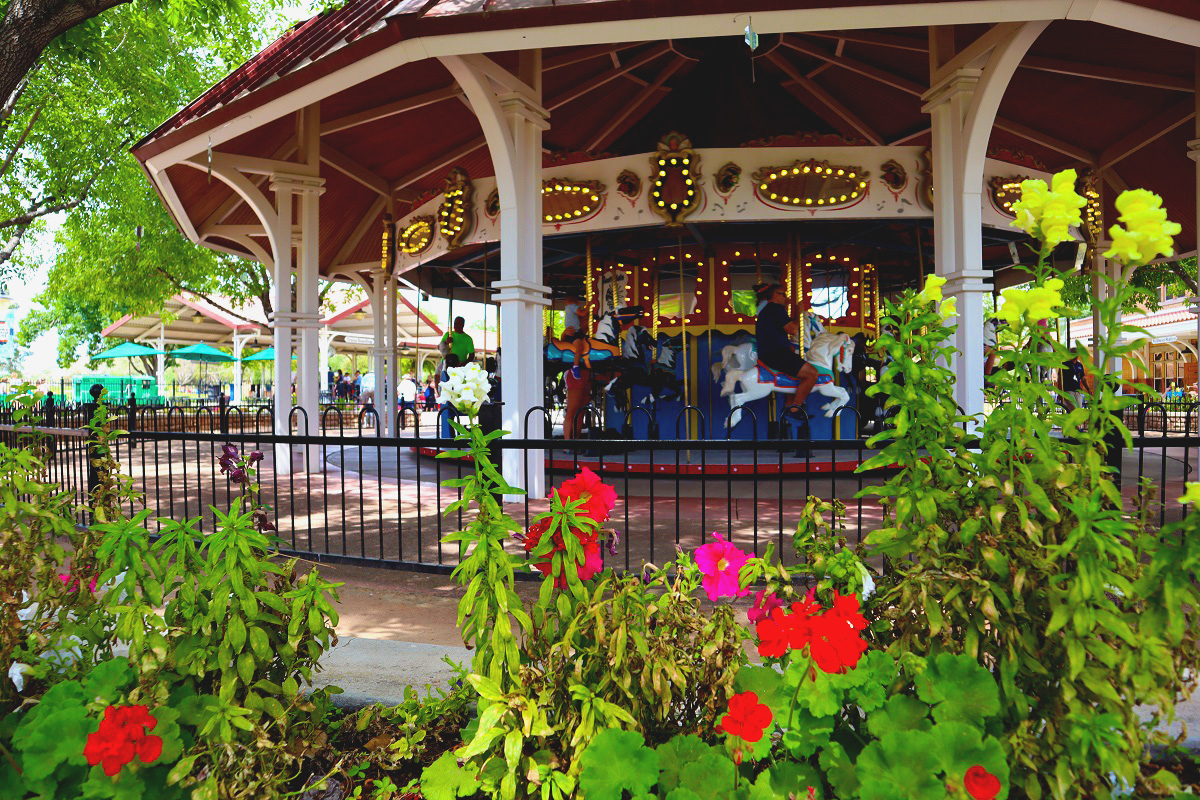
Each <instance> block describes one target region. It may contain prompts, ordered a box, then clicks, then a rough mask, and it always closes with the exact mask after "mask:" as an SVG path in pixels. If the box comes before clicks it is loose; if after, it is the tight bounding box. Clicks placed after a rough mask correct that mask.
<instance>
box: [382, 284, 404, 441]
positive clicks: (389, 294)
mask: <svg viewBox="0 0 1200 800" xmlns="http://www.w3.org/2000/svg"><path fill="white" fill-rule="evenodd" d="M383 291H384V303H383V308H384V314H385V319H384V323H385V324H384V335H385V336H386V337H387V338H386V340H385V341H384V347H385V348H386V349H387V362H386V366H385V370H386V373H387V380H386V381H384V384H383V395H382V397H383V400H382V401H381V402H382V404H383V407H384V408H385V409H387V417H388V427H387V430H388V432H389V434H390V435H392V436H395V435H396V434H397V433H398V432H399V430H398V428H397V426H396V384H397V382H398V381H399V380H400V378H399V375H398V374H397V373H398V371H399V366H400V354H399V352H397V340H396V314H397V309H396V306H397V300H396V298H397V294H396V291H397V285H396V279H395V278H394V277H392V278H388V279H387V281H386V282H385V283H384V284H383ZM377 385H378V384H377Z"/></svg>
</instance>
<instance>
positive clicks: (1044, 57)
mask: <svg viewBox="0 0 1200 800" xmlns="http://www.w3.org/2000/svg"><path fill="white" fill-rule="evenodd" d="M1076 5H1078V4H1073V3H1070V2H1065V0H1062V1H1058V0H1039V1H1038V2H1031V3H1029V4H1024V5H1021V6H1020V8H1019V9H1017V7H1016V5H1015V4H1012V3H997V2H992V1H991V0H976V1H971V0H966V1H964V0H958V1H957V2H956V1H955V0H935V2H933V3H930V2H922V3H911V2H907V1H906V0H870V2H868V1H867V0H839V2H838V3H836V4H830V3H829V2H828V0H824V2H822V1H821V0H784V1H779V0H757V2H746V0H737V1H736V2H722V1H719V0H688V2H686V3H685V2H683V0H641V1H640V2H637V3H630V2H618V0H351V2H349V3H348V4H347V5H346V6H344V7H343V8H341V9H339V10H337V11H333V12H329V13H326V14H322V15H318V16H316V17H314V18H312V19H310V20H308V21H306V22H303V23H301V24H299V25H297V26H295V27H294V28H293V29H292V30H291V31H289V32H288V33H287V34H286V35H285V36H283V37H282V38H280V39H279V40H278V41H276V42H275V43H273V44H271V45H270V46H269V47H267V48H266V49H265V50H263V51H262V52H261V53H260V54H258V55H257V56H255V57H254V58H253V59H251V61H249V62H248V63H247V64H245V65H243V66H242V67H240V68H239V69H237V70H235V71H234V72H233V73H231V74H230V75H229V76H227V77H226V78H225V79H224V80H222V81H221V82H220V83H218V84H217V85H216V86H214V87H213V88H212V89H210V90H209V91H207V92H206V93H205V94H204V95H202V96H201V97H199V98H197V99H196V100H195V101H193V102H192V103H191V104H189V105H188V106H187V107H186V108H184V109H183V110H181V111H180V112H179V113H178V114H176V115H175V116H174V117H172V118H171V119H170V120H168V121H167V122H165V123H164V124H163V125H162V126H160V127H159V128H158V129H157V130H155V131H154V132H153V133H151V134H150V135H149V136H147V137H146V138H145V139H144V140H143V141H142V142H140V143H139V144H138V145H137V146H136V147H135V149H134V153H135V154H136V156H137V157H138V158H139V159H140V160H142V161H143V163H146V164H147V167H148V171H149V172H150V174H151V175H152V176H154V177H155V179H156V184H157V186H158V188H159V189H160V191H162V192H163V194H164V197H169V198H173V199H172V200H171V201H169V202H168V205H169V206H170V207H171V209H172V213H174V214H175V216H176V219H177V221H179V222H180V224H181V227H182V228H183V229H184V230H191V231H194V232H195V233H196V236H197V238H200V239H202V240H204V241H205V243H206V244H208V245H209V246H213V247H218V248H220V249H224V250H227V251H231V252H240V253H245V254H247V255H249V254H250V253H251V250H252V249H253V248H247V246H246V245H245V241H244V239H243V241H242V242H240V243H239V242H238V241H237V240H236V238H234V239H225V238H222V236H221V234H220V233H219V232H218V233H208V232H209V231H215V230H218V229H217V228H215V227H214V226H222V229H224V230H239V231H246V230H248V229H249V228H251V227H253V226H254V225H256V224H258V220H257V218H256V217H255V215H254V213H253V212H252V211H251V210H250V209H249V208H248V207H247V206H246V205H245V204H244V203H243V202H241V200H240V198H239V197H238V195H236V194H235V193H234V192H233V190H231V189H230V188H229V187H228V186H226V185H225V184H224V183H222V182H221V181H210V180H208V179H206V176H205V173H204V171H203V170H202V169H198V168H197V167H196V165H195V164H194V163H193V164H192V165H187V164H185V163H183V162H184V161H185V160H186V159H188V158H192V157H195V156H197V155H201V154H202V153H203V151H204V149H205V146H206V145H205V143H206V142H207V141H209V140H210V139H211V140H212V141H213V142H214V143H216V144H215V146H216V147H217V148H218V149H219V150H220V151H222V152H227V153H233V154H238V155H243V156H251V157H259V158H270V159H284V160H286V159H290V158H293V157H294V156H295V154H296V152H297V142H296V127H295V115H294V113H293V112H295V111H296V110H297V109H299V108H301V107H303V106H304V105H307V104H311V103H312V102H314V101H316V100H318V99H319V100H320V101H321V137H320V149H321V153H320V156H321V165H320V177H322V178H324V179H325V194H324V195H323V197H322V200H321V204H320V206H321V212H320V213H321V221H320V227H321V242H320V265H321V271H322V273H323V274H324V275H326V276H338V275H342V276H345V275H347V274H349V273H350V272H354V271H355V270H356V268H359V267H361V268H362V269H364V270H366V269H368V268H369V267H370V266H371V265H372V264H375V263H378V254H379V242H378V238H377V235H376V233H377V232H378V231H379V230H380V225H381V220H382V219H383V217H384V215H385V214H387V213H391V214H393V215H394V216H395V217H396V218H400V217H402V216H403V215H405V214H406V213H408V212H409V211H410V210H412V209H413V208H415V207H417V206H418V205H420V204H421V203H422V202H424V201H425V200H427V199H428V198H430V197H431V196H434V195H436V194H437V193H438V192H440V191H441V188H442V185H443V179H444V177H445V174H446V172H447V170H448V169H449V168H450V167H453V166H460V167H463V168H464V169H465V170H466V171H467V172H468V173H469V174H470V176H471V177H472V178H473V179H475V178H479V177H485V176H489V175H492V174H493V168H492V165H491V161H490V158H489V155H488V150H487V146H486V143H485V141H484V137H483V134H482V132H481V129H480V127H479V124H478V122H477V121H476V119H475V117H474V115H473V113H472V112H471V110H470V108H469V107H468V106H467V104H466V102H465V98H464V96H463V94H462V93H461V91H460V90H459V88H458V87H457V86H456V85H455V82H454V80H453V79H452V77H451V76H450V74H449V73H448V71H447V70H446V69H445V67H443V66H442V64H441V62H440V61H439V60H438V59H437V58H436V56H437V55H442V54H453V53H465V52H480V51H489V52H488V56H489V57H490V58H492V59H493V60H494V61H495V62H496V63H498V64H499V65H500V66H502V67H505V68H508V69H511V70H513V71H516V69H517V60H518V51H517V50H516V49H513V48H514V47H516V46H518V45H523V46H525V47H530V46H539V45H541V44H542V43H543V42H545V43H547V44H546V45H545V46H544V49H543V62H542V63H543V104H544V105H545V107H546V108H547V109H549V110H550V112H551V116H550V122H551V127H550V128H549V129H548V130H547V131H546V132H545V134H544V148H545V152H544V159H543V160H544V164H545V165H546V166H553V165H566V164H571V163H576V162H581V161H591V160H594V159H597V158H602V157H607V156H609V155H630V154H636V153H643V152H649V151H651V150H653V148H654V145H655V143H656V142H657V141H658V140H659V138H660V137H661V136H662V134H664V133H665V132H666V131H668V130H679V131H682V132H684V133H685V134H686V135H687V136H688V137H689V138H690V139H691V141H692V142H693V144H694V145H695V146H696V147H762V146H806V145H807V146H830V145H848V144H854V145H866V144H876V145H928V144H929V142H930V134H929V117H928V115H927V114H924V113H922V111H921V106H922V100H921V95H922V94H923V93H924V92H925V91H926V90H927V88H928V84H929V80H928V74H929V60H930V59H929V52H928V36H927V32H926V29H925V28H924V27H923V26H925V25H928V24H951V23H959V24H954V25H953V27H952V31H953V35H954V37H955V38H956V41H957V43H958V46H959V47H962V46H965V45H966V44H967V43H969V42H971V41H973V40H974V39H976V38H978V37H979V36H980V35H981V34H983V33H984V32H985V31H986V30H987V29H988V24H987V23H989V22H993V21H996V20H999V19H1000V18H1001V17H1002V16H1003V18H1004V19H1005V20H1010V21H1011V20H1013V19H1017V18H1021V19H1046V18H1054V19H1055V20H1056V21H1054V22H1052V23H1051V24H1050V25H1049V27H1047V29H1046V30H1045V31H1044V32H1043V34H1042V35H1041V37H1040V38H1039V40H1038V41H1037V42H1036V43H1035V44H1034V46H1033V47H1032V49H1031V50H1030V52H1029V53H1028V54H1027V55H1026V57H1025V59H1024V60H1023V62H1022V65H1021V68H1020V69H1018V71H1017V73H1016V75H1015V76H1014V78H1013V80H1012V81H1011V83H1010V85H1009V87H1008V90H1007V92H1006V94H1005V97H1004V99H1003V101H1002V103H1001V105H1000V109H999V114H998V118H997V121H996V124H995V127H994V129H993V133H992V137H991V143H990V148H989V155H990V156H991V157H993V158H996V159H998V160H1001V161H1007V162H1009V163H1012V164H1015V165H1020V166H1023V167H1026V168H1029V169H1041V170H1046V171H1054V170H1058V169H1062V168H1066V167H1078V168H1091V169H1094V170H1096V171H1097V172H1098V173H1099V175H1100V176H1101V177H1102V178H1103V180H1104V182H1105V184H1106V186H1107V189H1106V195H1107V197H1108V198H1109V199H1111V197H1113V196H1115V194H1116V193H1117V191H1119V190H1121V189H1124V188H1127V187H1128V186H1145V187H1148V188H1151V189H1153V190H1155V191H1157V192H1159V193H1160V194H1162V195H1163V197H1164V200H1165V205H1166V206H1167V208H1168V209H1169V210H1170V212H1171V217H1172V219H1175V220H1177V221H1178V222H1180V223H1181V224H1182V225H1183V233H1182V234H1181V235H1180V236H1179V237H1177V251H1179V252H1183V253H1187V252H1192V251H1194V250H1195V247H1196V244H1195V243H1196V230H1195V193H1196V188H1195V187H1196V184H1195V168H1194V166H1193V164H1192V162H1191V161H1190V159H1189V158H1188V155H1187V154H1188V141H1189V140H1191V139H1193V138H1196V136H1195V135H1194V130H1195V126H1194V125H1193V124H1191V123H1192V121H1193V119H1194V118H1195V114H1196V102H1197V101H1196V97H1195V83H1196V78H1195V75H1196V56H1195V49H1194V47H1193V43H1200V24H1198V23H1197V22H1196V21H1197V20H1200V3H1195V2H1192V0H1127V1H1119V0H1095V2H1094V3H1092V4H1089V9H1090V10H1085V11H1080V10H1079V9H1077V8H1075V6H1076ZM833 6H836V8H833ZM855 7H861V8H862V10H861V11H854V9H855ZM868 7H869V9H870V10H869V11H868V10H867V9H868ZM1002 7H1003V8H1002ZM819 9H823V10H822V11H821V12H820V13H821V14H822V15H823V16H811V15H812V14H815V13H816V12H817V10H819ZM847 9H850V11H852V12H854V13H855V14H856V17H853V18H852V17H848V16H846V13H845V12H846V10H847ZM1005 9H1007V10H1005ZM1002 11H1003V13H1001V12H1002ZM751 14H753V15H754V17H753V19H754V25H755V27H756V28H760V27H761V30H762V31H769V30H772V29H774V30H780V29H784V30H787V29H793V30H801V29H803V30H802V32H797V33H769V34H768V33H763V34H762V36H761V41H760V44H759V48H758V49H757V51H755V53H754V54H753V56H752V54H751V53H750V51H749V50H748V48H747V47H746V46H745V44H744V43H743V42H742V41H741V38H740V36H739V35H737V34H738V33H739V32H740V30H741V28H742V27H743V26H744V25H745V24H746V22H747V20H748V19H749V17H750V15H751ZM789 14H791V15H792V16H790V17H789V16H787V15H789ZM804 14H810V16H802V15H804ZM714 15H715V16H714ZM1081 16H1082V17H1083V18H1080V17H1081ZM717 17H719V18H720V19H722V20H726V21H728V20H735V21H736V22H733V23H730V24H729V25H728V27H729V29H730V30H729V34H730V35H725V36H720V37H713V36H708V35H701V34H702V33H704V32H706V31H709V30H712V29H713V27H712V25H711V24H709V25H707V27H706V26H705V25H704V24H701V22H702V21H704V20H711V19H714V18H717ZM1064 17H1072V18H1069V19H1068V18H1064ZM636 20H654V21H655V23H654V24H642V25H630V24H629V22H630V21H636ZM788 20H801V21H802V22H803V25H801V24H799V23H797V24H793V25H791V27H790V28H789V27H788V25H789V24H790V23H789V22H788ZM814 20H817V21H818V22H819V21H820V20H834V21H835V22H836V23H837V25H838V26H839V27H837V28H836V29H829V30H825V29H821V30H816V29H813V27H814ZM863 20H869V21H870V22H872V23H873V24H877V25H882V24H886V23H891V24H892V25H893V26H892V27H887V28H884V27H876V28H863V29H854V30H851V29H848V28H847V27H846V26H847V25H848V24H850V22H852V23H853V24H855V25H857V24H860V22H861V21H863ZM692 22H695V24H691V23H692ZM723 24H724V23H723ZM546 31H549V33H548V34H546ZM1139 31H1150V32H1153V33H1154V35H1151V34H1150V33H1148V32H1139ZM634 35H638V36H641V37H643V38H640V39H636V40H629V39H632V37H633V36H634ZM539 36H541V38H540V39H539ZM666 36H672V37H674V38H657V37H666ZM613 39H616V40H618V41H615V42H611V43H609V41H610V40H613ZM1193 40H1194V42H1193ZM549 42H570V44H568V45H565V46H558V47H553V46H549V44H548V43H549ZM531 43H532V44H531ZM397 47H400V48H401V49H400V50H397V49H396V48H397ZM380 59H389V60H386V61H384V62H381V61H380ZM381 63H382V66H381ZM391 63H396V64H397V66H394V67H389V66H388V65H389V64H391ZM359 68H361V69H359ZM355 70H358V71H357V72H355ZM352 73H353V74H352ZM354 75H359V76H360V77H358V78H357V79H356V78H355V77H354ZM251 177H252V178H253V179H255V180H256V182H257V183H258V184H259V185H264V184H265V181H266V178H265V177H264V176H261V175H259V176H251ZM181 215H182V216H186V220H184V219H181ZM1109 216H1112V215H1111V214H1110V215H1109ZM908 224H909V225H913V224H918V225H919V224H925V225H928V221H927V220H926V221H924V222H923V223H914V222H909V223H908ZM872 228H878V225H870V224H864V225H860V226H857V227H854V229H853V230H854V235H856V236H857V235H861V233H862V231H863V230H864V229H872ZM251 235H252V236H253V235H256V234H251ZM759 235H762V234H761V232H760V234H759ZM556 242H557V245H556V244H555V243H556ZM260 243H261V241H260ZM555 246H557V247H558V249H559V251H560V254H559V256H556V255H555V254H554V253H552V252H551V251H550V249H549V248H553V247H555ZM547 247H548V251H547V256H546V260H547V264H551V263H553V262H555V261H556V259H557V260H558V262H559V263H563V264H567V263H569V262H570V260H571V257H572V256H574V257H575V258H576V259H578V258H579V257H580V256H581V254H582V248H581V247H580V246H578V243H575V244H573V243H572V240H571V237H561V238H560V239H553V238H551V237H549V236H548V237H547ZM486 248H487V246H486V245H484V246H480V245H474V246H471V245H468V246H466V247H464V248H462V249H460V250H459V251H457V252H453V253H449V254H447V256H446V258H445V259H440V260H439V261H437V262H436V263H439V264H441V265H443V266H444V267H445V269H444V273H445V277H444V279H445V280H446V281H447V285H455V284H454V282H455V281H459V280H460V279H461V283H459V284H458V285H462V283H466V284H472V283H476V282H478V281H479V280H480V279H481V276H480V274H479V272H478V270H480V268H481V266H480V265H479V264H478V263H477V262H478V261H479V260H481V259H478V258H473V257H472V256H473V254H474V253H475V251H478V250H486ZM464 261H469V262H471V266H470V269H474V270H476V272H475V273H468V272H466V271H465V269H466V268H465V267H464V266H463V263H464ZM497 268H498V264H497V263H495V262H493V264H492V269H493V270H496V269H497ZM434 288H436V282H435V286H434Z"/></svg>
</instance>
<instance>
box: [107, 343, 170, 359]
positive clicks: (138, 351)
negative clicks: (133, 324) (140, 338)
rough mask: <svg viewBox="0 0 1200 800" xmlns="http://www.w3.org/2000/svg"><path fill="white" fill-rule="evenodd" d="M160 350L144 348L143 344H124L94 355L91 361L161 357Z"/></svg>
mask: <svg viewBox="0 0 1200 800" xmlns="http://www.w3.org/2000/svg"><path fill="white" fill-rule="evenodd" d="M162 354H163V353H162V351H161V350H155V349H154V348H153V347H146V346H145V345H144V344H136V343H134V342H124V343H122V344H119V345H117V346H116V347H110V348H109V349H107V350H105V351H103V352H100V353H96V355H94V356H92V360H93V361H100V360H102V359H106V358H136V357H138V356H161V355H162Z"/></svg>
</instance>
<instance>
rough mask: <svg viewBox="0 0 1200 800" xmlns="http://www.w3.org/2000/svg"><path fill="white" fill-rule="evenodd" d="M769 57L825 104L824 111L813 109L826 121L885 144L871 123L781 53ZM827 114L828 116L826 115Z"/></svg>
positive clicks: (868, 139) (873, 142)
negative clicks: (866, 121) (798, 68)
mask: <svg viewBox="0 0 1200 800" xmlns="http://www.w3.org/2000/svg"><path fill="white" fill-rule="evenodd" d="M767 58H768V59H769V60H770V61H771V63H772V64H774V65H775V66H777V67H779V68H780V69H781V70H783V73H784V74H785V75H787V76H788V77H789V78H790V79H791V80H792V83H794V84H795V85H796V87H798V88H800V89H803V90H804V91H806V92H808V93H809V94H810V95H812V96H813V97H814V98H816V100H817V102H818V103H820V104H821V105H822V106H824V113H823V111H822V109H820V108H816V109H813V110H814V111H816V112H817V113H818V114H820V115H821V116H822V117H823V118H824V119H825V121H826V122H828V123H829V124H831V125H833V126H834V127H835V128H838V129H840V130H842V131H844V132H852V133H857V134H858V135H860V136H862V137H863V138H864V139H866V140H867V141H869V142H871V143H872V144H876V145H880V144H883V137H882V136H880V135H879V134H878V133H876V132H875V131H874V130H873V129H872V128H871V126H870V125H868V124H867V123H865V122H863V121H862V120H861V119H859V117H858V115H856V114H855V113H854V112H853V111H851V110H850V109H848V108H846V107H845V106H844V105H842V103H841V102H840V101H839V100H838V99H837V98H835V97H834V96H833V95H831V94H830V93H829V92H827V91H825V90H824V89H822V88H821V87H820V86H818V85H817V84H816V83H815V82H814V81H811V80H809V79H808V78H806V77H805V76H804V75H801V74H800V72H799V71H798V70H797V69H796V68H795V67H794V66H793V65H792V63H791V62H790V61H788V60H787V59H786V58H784V57H783V56H782V55H780V54H779V53H772V54H771V55H769V56H767ZM784 88H785V89H789V90H791V89H792V87H790V86H788V84H786V83H785V84H784ZM793 94H795V92H793ZM801 99H802V98H801ZM827 114H828V116H826V115H827Z"/></svg>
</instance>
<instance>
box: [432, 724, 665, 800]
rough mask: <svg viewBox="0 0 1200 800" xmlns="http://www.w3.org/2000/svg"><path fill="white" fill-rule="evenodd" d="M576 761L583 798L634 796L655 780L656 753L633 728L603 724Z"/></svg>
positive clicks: (615, 799) (605, 799) (619, 799)
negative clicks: (603, 727) (625, 729)
mask: <svg viewBox="0 0 1200 800" xmlns="http://www.w3.org/2000/svg"><path fill="white" fill-rule="evenodd" d="M579 761H580V764H581V765H582V770H581V771H580V774H579V788H580V790H581V791H582V793H583V797H584V798H585V800H622V798H623V797H624V794H623V792H625V791H626V790H628V791H629V792H630V793H631V794H633V795H634V796H635V797H636V796H637V795H639V794H645V793H647V792H649V791H650V789H651V788H653V786H654V784H655V783H657V782H658V763H659V757H658V753H656V752H655V751H653V750H651V749H650V748H649V747H647V746H646V740H645V739H644V738H643V737H642V735H641V734H640V733H638V732H636V731H622V730H618V729H616V728H605V729H604V730H602V731H600V732H599V733H598V734H596V736H595V737H593V738H592V741H591V743H589V744H588V746H587V749H586V750H584V751H583V754H582V755H580V757H579ZM435 800H436V799H435Z"/></svg>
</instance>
